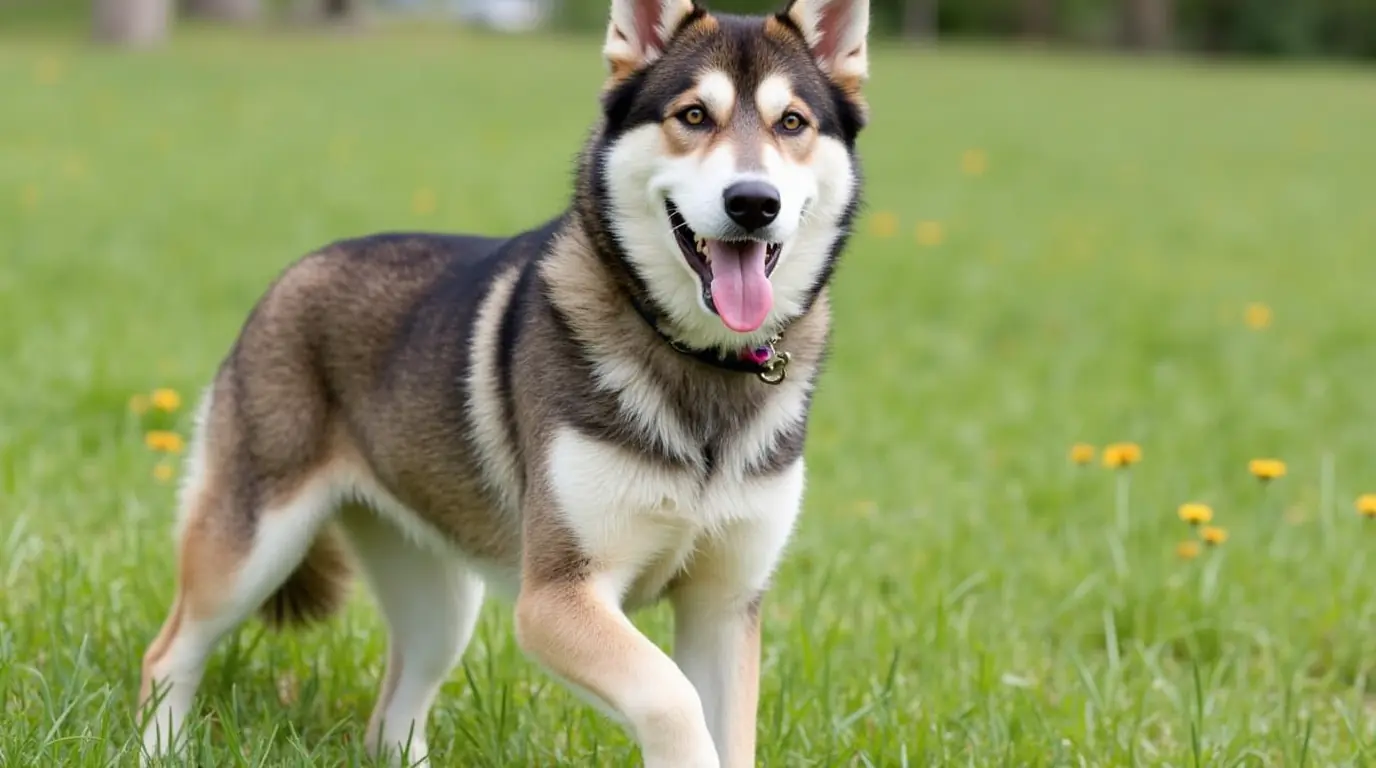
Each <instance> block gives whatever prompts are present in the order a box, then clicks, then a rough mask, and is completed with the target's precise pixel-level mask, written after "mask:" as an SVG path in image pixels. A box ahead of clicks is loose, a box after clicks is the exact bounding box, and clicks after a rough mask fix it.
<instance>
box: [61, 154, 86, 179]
mask: <svg viewBox="0 0 1376 768" xmlns="http://www.w3.org/2000/svg"><path fill="white" fill-rule="evenodd" d="M62 175H63V176H66V177H67V178H69V179H80V178H84V177H85V176H86V161H85V160H83V159H82V158H81V156H79V155H68V156H67V159H66V160H64V161H62Z"/></svg>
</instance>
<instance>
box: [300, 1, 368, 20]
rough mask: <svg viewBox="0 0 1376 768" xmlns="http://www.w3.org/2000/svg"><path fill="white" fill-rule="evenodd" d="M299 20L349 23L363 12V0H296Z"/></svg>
mask: <svg viewBox="0 0 1376 768" xmlns="http://www.w3.org/2000/svg"><path fill="white" fill-rule="evenodd" d="M292 7H293V9H294V11H295V14H296V16H297V17H298V18H306V19H315V20H317V21H347V20H351V19H354V18H355V17H357V16H358V14H359V11H361V10H362V7H363V3H362V2H361V0H295V1H294V2H293V4H292Z"/></svg>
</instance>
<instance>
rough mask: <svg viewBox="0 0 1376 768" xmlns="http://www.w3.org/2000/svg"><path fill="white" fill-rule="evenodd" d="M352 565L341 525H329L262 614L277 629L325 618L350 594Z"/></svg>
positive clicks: (269, 600) (265, 603)
mask: <svg viewBox="0 0 1376 768" xmlns="http://www.w3.org/2000/svg"><path fill="white" fill-rule="evenodd" d="M351 575H352V573H351V568H350V566H349V557H348V552H347V551H346V549H345V547H344V541H343V537H342V535H341V534H340V531H339V529H338V527H337V526H336V525H335V524H333V523H331V524H328V525H326V526H325V528H324V529H323V530H322V531H321V532H320V535H319V536H317V537H316V539H315V541H314V542H313V543H312V544H311V548H310V550H309V551H307V552H306V559H305V560H303V561H301V564H300V565H298V566H297V567H296V570H295V571H293V572H292V574H291V575H290V576H288V577H287V580H286V581H285V582H283V583H282V586H280V587H278V588H277V591H276V592H274V593H273V594H272V596H271V597H269V598H268V599H267V601H266V602H264V603H263V607H262V608H260V609H259V614H260V615H261V616H262V619H263V621H264V622H265V623H266V624H267V625H268V626H270V627H272V628H273V629H279V630H280V629H286V628H289V627H293V626H304V625H306V624H310V623H312V622H316V621H322V620H324V619H327V618H329V617H330V615H331V614H333V613H335V612H336V611H338V610H339V609H340V608H341V607H342V606H343V605H344V601H345V600H346V599H347V598H348V595H349V582H350V576H351Z"/></svg>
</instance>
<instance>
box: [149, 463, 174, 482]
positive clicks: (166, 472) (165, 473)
mask: <svg viewBox="0 0 1376 768" xmlns="http://www.w3.org/2000/svg"><path fill="white" fill-rule="evenodd" d="M174 474H176V470H174V469H173V468H172V465H171V464H168V463H166V462H163V463H161V464H158V465H157V466H156V467H153V477H154V479H156V480H157V481H158V482H160V483H165V482H167V481H169V480H171V479H172V476H173V475H174Z"/></svg>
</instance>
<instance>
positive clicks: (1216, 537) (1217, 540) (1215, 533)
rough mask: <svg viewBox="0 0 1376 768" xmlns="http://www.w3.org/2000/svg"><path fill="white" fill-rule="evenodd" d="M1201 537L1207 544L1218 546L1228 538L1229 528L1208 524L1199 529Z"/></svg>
mask: <svg viewBox="0 0 1376 768" xmlns="http://www.w3.org/2000/svg"><path fill="white" fill-rule="evenodd" d="M1199 538H1201V539H1203V540H1204V543H1205V544H1208V545H1209V546H1211V547H1216V546H1218V545H1220V544H1222V543H1223V542H1225V541H1227V540H1228V529H1227V528H1219V527H1217V526H1213V525H1206V526H1204V527H1203V528H1201V529H1200V530H1199Z"/></svg>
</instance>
